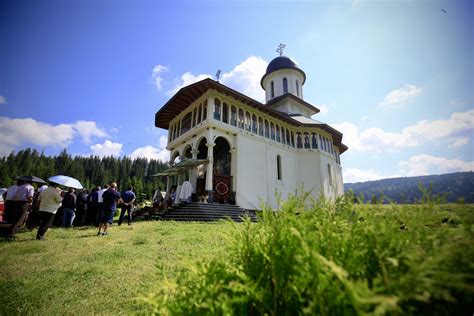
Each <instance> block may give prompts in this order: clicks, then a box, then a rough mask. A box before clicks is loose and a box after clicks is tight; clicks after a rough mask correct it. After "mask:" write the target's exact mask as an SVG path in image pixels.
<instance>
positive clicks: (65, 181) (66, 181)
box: [48, 175, 83, 189]
mask: <svg viewBox="0 0 474 316" xmlns="http://www.w3.org/2000/svg"><path fill="white" fill-rule="evenodd" d="M48 181H51V182H54V183H57V184H60V185H64V186H65V187H69V188H74V189H82V188H83V186H82V184H81V183H80V182H79V181H78V180H76V179H74V178H71V177H68V176H62V175H57V176H53V177H50V178H48Z"/></svg>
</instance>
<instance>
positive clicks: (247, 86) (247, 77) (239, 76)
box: [168, 56, 267, 101]
mask: <svg viewBox="0 0 474 316" xmlns="http://www.w3.org/2000/svg"><path fill="white" fill-rule="evenodd" d="M266 68H267V62H266V61H265V60H263V59H262V58H261V57H255V56H250V57H248V58H247V59H246V60H244V61H243V62H242V63H240V64H239V65H237V66H235V67H234V69H232V70H231V71H229V72H227V73H223V74H222V75H221V79H220V81H221V82H222V83H223V84H225V85H226V86H229V87H231V88H232V89H235V90H237V91H239V92H241V93H243V94H245V95H247V96H249V97H251V98H254V99H256V100H258V101H263V100H265V92H264V91H263V89H262V88H261V86H260V79H262V76H263V75H264V74H265V71H266ZM205 78H213V76H212V75H210V74H199V75H193V74H192V73H191V72H186V73H184V74H183V75H182V76H181V78H180V81H179V83H178V84H177V85H176V87H175V88H174V89H172V90H170V91H169V92H168V94H170V95H172V94H175V93H176V92H178V90H179V89H181V88H182V87H185V86H187V85H190V84H192V83H195V82H197V81H200V80H203V79H205Z"/></svg>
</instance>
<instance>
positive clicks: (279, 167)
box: [277, 155, 281, 180]
mask: <svg viewBox="0 0 474 316" xmlns="http://www.w3.org/2000/svg"><path fill="white" fill-rule="evenodd" d="M277 179H278V180H281V156H280V155H277Z"/></svg>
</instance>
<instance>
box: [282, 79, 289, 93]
mask: <svg viewBox="0 0 474 316" xmlns="http://www.w3.org/2000/svg"><path fill="white" fill-rule="evenodd" d="M283 93H288V79H286V77H284V78H283Z"/></svg>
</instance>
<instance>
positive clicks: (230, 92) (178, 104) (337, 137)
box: [155, 78, 347, 153]
mask: <svg viewBox="0 0 474 316" xmlns="http://www.w3.org/2000/svg"><path fill="white" fill-rule="evenodd" d="M210 89H214V90H216V91H218V92H220V93H222V94H225V95H227V96H230V97H232V98H234V99H236V100H238V101H240V102H242V103H244V104H246V105H248V106H250V107H252V108H254V109H257V110H258V111H260V112H263V113H267V114H268V115H270V116H273V117H275V118H277V119H280V120H282V121H284V122H286V123H288V124H290V125H293V126H297V127H301V126H308V127H318V128H320V129H322V130H325V131H327V132H328V133H330V134H331V135H332V137H333V139H334V141H335V143H336V145H337V146H338V147H339V148H340V149H341V153H342V152H344V151H346V150H347V146H346V145H344V144H342V133H340V132H339V131H337V130H335V129H334V128H332V127H330V126H329V125H327V124H324V123H321V122H318V121H314V123H312V124H307V123H302V122H300V121H298V120H297V119H295V118H293V117H292V116H291V115H288V114H286V113H283V112H280V111H278V110H275V109H273V108H271V107H269V106H267V105H265V104H262V103H260V102H258V101H256V100H254V99H252V98H250V97H248V96H246V95H244V94H242V93H240V92H238V91H235V90H234V89H231V88H229V87H227V86H225V85H223V84H221V83H219V82H217V81H215V80H213V79H210V78H206V79H203V80H201V81H198V82H195V83H193V84H190V85H188V86H186V87H183V88H181V89H180V90H179V91H178V92H176V94H175V95H174V96H173V97H171V99H169V100H168V102H166V103H165V105H163V106H162V107H161V109H159V110H158V112H156V114H155V126H156V127H159V128H163V129H166V130H167V129H168V128H169V122H170V121H171V120H172V119H173V118H175V117H176V116H177V115H179V114H180V113H181V112H182V111H184V110H185V109H187V108H188V107H189V106H190V105H191V104H192V103H193V102H194V101H196V100H197V99H198V98H199V97H200V96H202V95H203V94H204V93H206V92H207V91H208V90H210ZM285 96H286V95H285ZM295 98H296V96H295ZM298 99H299V98H298ZM300 100H301V99H300ZM303 102H305V101H303ZM308 104H309V103H308ZM309 105H310V104H309ZM310 106H311V105H310ZM313 108H314V109H316V110H317V111H318V112H319V110H318V109H317V108H315V107H313Z"/></svg>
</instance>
